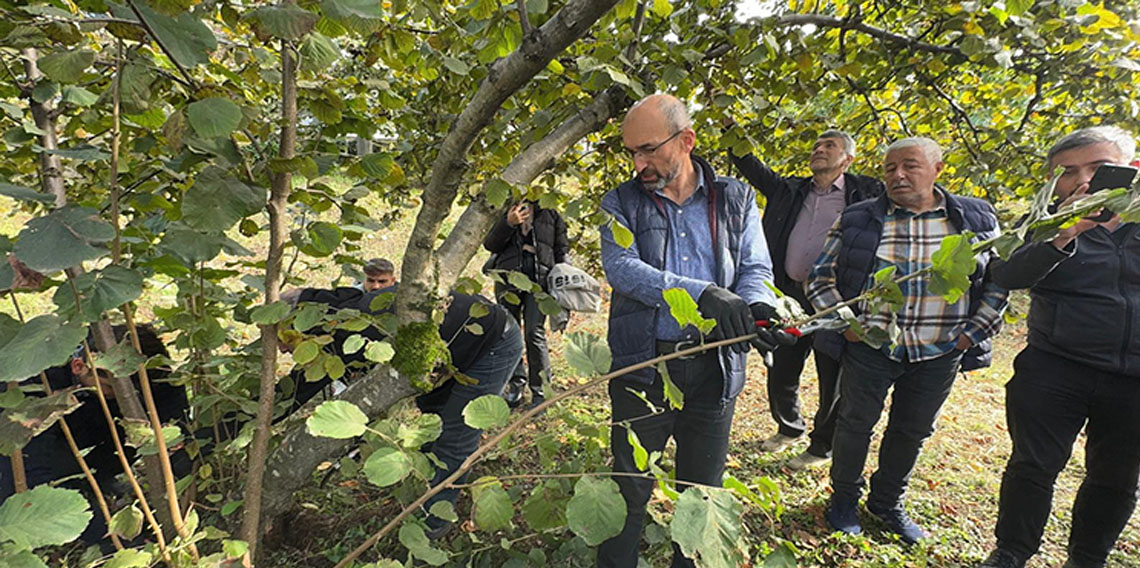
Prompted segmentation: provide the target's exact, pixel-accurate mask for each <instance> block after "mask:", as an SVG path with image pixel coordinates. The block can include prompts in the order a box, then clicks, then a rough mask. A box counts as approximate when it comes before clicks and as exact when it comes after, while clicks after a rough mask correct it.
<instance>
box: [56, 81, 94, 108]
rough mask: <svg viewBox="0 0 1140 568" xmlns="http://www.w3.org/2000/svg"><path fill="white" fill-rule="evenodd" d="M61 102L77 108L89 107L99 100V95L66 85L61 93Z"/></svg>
mask: <svg viewBox="0 0 1140 568" xmlns="http://www.w3.org/2000/svg"><path fill="white" fill-rule="evenodd" d="M61 94H62V97H63V98H62V102H65V103H69V104H73V105H75V106H77V107H89V106H91V105H93V104H95V102H96V101H98V100H99V95H96V94H95V93H92V92H91V91H88V90H87V89H84V88H83V87H76V86H74V85H67V86H65V87H64V88H63V90H62V91H61Z"/></svg>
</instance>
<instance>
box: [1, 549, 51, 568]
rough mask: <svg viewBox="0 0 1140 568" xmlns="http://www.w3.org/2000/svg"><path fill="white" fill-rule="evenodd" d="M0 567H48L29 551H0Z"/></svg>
mask: <svg viewBox="0 0 1140 568" xmlns="http://www.w3.org/2000/svg"><path fill="white" fill-rule="evenodd" d="M0 565H2V566H5V567H6V568H48V565H47V564H44V561H43V560H40V557H39V556H36V555H35V554H33V553H32V551H30V550H20V551H15V552H8V551H0Z"/></svg>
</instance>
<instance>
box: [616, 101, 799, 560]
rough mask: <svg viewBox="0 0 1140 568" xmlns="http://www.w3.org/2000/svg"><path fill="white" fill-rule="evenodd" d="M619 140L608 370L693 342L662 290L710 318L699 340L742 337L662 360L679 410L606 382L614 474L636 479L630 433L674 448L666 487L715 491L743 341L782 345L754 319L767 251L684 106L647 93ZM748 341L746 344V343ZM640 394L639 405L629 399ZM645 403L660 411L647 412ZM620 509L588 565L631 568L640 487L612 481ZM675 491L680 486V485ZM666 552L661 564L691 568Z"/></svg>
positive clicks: (754, 220) (646, 381)
mask: <svg viewBox="0 0 1140 568" xmlns="http://www.w3.org/2000/svg"><path fill="white" fill-rule="evenodd" d="M622 142H623V144H624V145H625V148H626V151H627V152H628V153H629V155H630V157H631V158H632V160H633V164H634V167H635V168H636V170H637V177H635V178H634V179H632V180H630V181H627V182H625V183H623V184H622V185H620V186H618V188H617V189H614V190H612V191H610V192H609V193H607V194H606V195H605V197H604V198H603V199H602V209H604V210H605V211H606V212H607V213H609V214H610V215H612V216H613V224H620V225H621V226H623V227H625V228H627V229H628V230H629V231H631V232H632V233H633V237H634V240H633V244H632V245H630V246H629V247H628V248H627V247H624V246H622V245H620V244H618V242H617V241H616V240H615V238H614V232H613V230H612V228H611V227H612V225H607V226H604V227H603V228H602V231H601V233H602V264H603V266H604V267H605V271H606V278H607V279H608V280H609V283H610V285H611V286H612V287H613V290H614V294H613V304H612V306H611V309H610V319H609V336H608V337H609V344H610V349H611V351H612V353H613V368H614V369H619V368H622V367H625V366H628V365H631V364H633V363H639V362H642V361H647V360H649V359H652V358H654V357H656V356H659V355H665V354H669V353H673V352H676V351H680V350H683V349H686V348H688V347H693V346H696V345H698V344H700V343H701V342H702V341H703V338H702V337H701V334H700V332H699V331H697V330H696V329H695V328H693V327H692V326H687V327H685V328H681V327H680V326H679V325H678V324H677V321H676V320H675V319H674V318H673V317H672V316H671V315H670V311H669V306H668V305H667V304H666V302H665V300H664V298H663V295H662V294H663V292H664V291H665V290H668V289H671V288H680V289H683V290H685V291H687V292H688V293H689V295H690V296H692V297H693V298H695V299H697V305H698V307H699V308H700V311H701V313H702V314H703V315H704V316H705V317H707V318H711V319H714V320H716V326H715V327H714V328H713V332H712V335H711V339H727V338H735V337H741V336H752V340H751V341H750V342H748V341H742V342H741V343H737V344H734V345H732V346H729V347H722V348H719V349H712V350H708V351H704V352H702V353H700V354H697V355H691V356H687V357H685V358H681V359H674V360H671V361H670V362H669V363H668V364H667V365H666V368H667V372H668V375H669V378H670V380H671V381H672V383H673V384H675V385H676V386H677V387H678V388H679V389H680V390H681V392H682V393H684V404H683V407H682V408H681V409H674V408H672V407H671V406H670V404H669V402H668V401H667V400H666V396H665V392H664V379H663V378H662V377H661V375H660V374H659V373H658V372H657V371H656V370H654V369H652V368H650V369H643V370H641V371H638V372H634V373H630V374H628V375H626V376H624V377H619V378H617V379H615V380H613V381H611V382H610V385H609V393H610V401H611V404H612V409H613V422H614V424H615V425H614V427H613V429H612V436H611V447H612V449H613V453H614V471H615V472H621V473H633V474H638V473H643V471H642V470H641V469H640V468H638V467H637V465H636V460H635V459H634V457H633V448H632V446H631V444H630V442H629V438H630V436H629V434H628V431H629V430H632V431H633V432H634V433H635V434H636V436H637V439H638V440H640V443H641V445H642V446H643V447H644V448H645V450H647V451H649V452H650V453H652V452H654V451H662V450H664V448H665V444H666V442H668V440H669V438H670V437H672V438H673V439H674V440H675V441H676V444H677V453H676V466H677V471H676V474H677V479H678V480H679V481H687V482H691V483H700V484H705V485H712V486H717V487H719V486H720V485H721V476H722V474H723V473H724V462H725V455H726V453H727V451H728V438H729V431H730V429H731V427H732V416H733V410H734V408H735V401H736V396H737V395H738V394H739V393H740V391H741V389H743V387H744V379H745V376H744V365H745V361H746V357H747V354H748V351H749V349H750V347H751V345H754V346H756V347H757V348H758V349H760V350H762V351H764V352H766V351H769V350H771V349H774V348H775V347H776V346H777V345H778V344H790V343H791V342H792V338H791V336H789V335H788V334H786V333H785V332H783V331H780V330H777V329H771V328H760V329H757V326H756V324H755V321H756V320H761V319H764V320H771V319H773V317H774V316H775V310H774V309H773V308H772V307H771V304H772V302H774V301H775V297H774V294H773V293H772V291H771V290H769V289H768V287H767V286H766V285H765V281H768V280H771V278H772V264H771V261H770V259H769V257H768V247H767V244H766V243H765V241H764V233H763V232H762V230H761V228H760V214H759V212H758V210H757V207H756V196H755V194H754V193H753V191H752V189H750V188H749V187H748V186H747V185H745V184H743V183H741V182H740V181H737V180H735V179H731V178H724V177H718V176H716V175H715V174H714V173H713V171H712V168H711V167H710V166H709V165H708V163H707V162H705V161H704V160H702V159H700V158H698V157H696V156H693V155H692V151H693V146H694V145H695V143H696V133H695V132H694V131H693V129H692V127H691V125H690V121H689V114H688V111H687V110H686V108H685V105H684V103H682V102H681V101H679V100H677V99H676V98H675V97H672V96H669V95H660V94H659V95H652V96H649V97H646V98H645V99H643V100H641V101H640V102H638V103H637V104H635V105H634V106H633V108H631V109H630V111H629V113H628V114H627V115H626V117H625V121H624V123H623V124H622ZM750 343H751V345H750ZM632 391H636V392H639V393H643V394H644V400H643V399H642V398H641V397H639V396H637V395H636V394H634V392H632ZM647 401H648V402H649V403H651V404H652V405H653V406H655V407H656V408H658V409H661V412H658V413H654V412H653V411H652V409H651V408H650V407H649V406H648V405H647V404H646V402H647ZM616 481H617V483H618V485H619V486H620V487H621V491H622V496H623V497H624V498H625V501H626V506H627V513H626V521H625V527H624V529H623V530H622V532H621V534H619V535H618V536H616V537H614V538H612V539H610V540H608V541H606V542H604V543H602V545H601V547H599V549H598V566H599V567H607V568H608V567H621V568H634V567H635V566H637V563H638V548H639V547H638V542H639V540H640V536H641V529H642V523H643V521H644V518H645V505H646V503H647V502H648V500H649V496H650V493H651V492H652V489H653V481H652V479H645V478H638V477H631V476H618V477H616ZM680 488H681V489H684V484H682V486H681V487H680ZM692 565H693V563H692V561H691V560H689V559H688V558H685V557H684V556H683V555H682V554H681V552H680V550H679V548H677V547H676V546H674V558H673V566H692Z"/></svg>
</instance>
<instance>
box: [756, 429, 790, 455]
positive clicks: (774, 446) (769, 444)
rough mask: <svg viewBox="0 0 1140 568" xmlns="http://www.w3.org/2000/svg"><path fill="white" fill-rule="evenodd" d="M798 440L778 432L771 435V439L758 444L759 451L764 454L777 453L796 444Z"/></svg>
mask: <svg viewBox="0 0 1140 568" xmlns="http://www.w3.org/2000/svg"><path fill="white" fill-rule="evenodd" d="M798 439H799V438H793V437H791V436H785V435H783V434H781V433H779V432H776V433H775V434H772V437H770V438H768V439H767V440H764V441H763V442H760V449H761V450H764V451H765V452H779V451H781V450H783V449H785V448H787V447H788V446H790V445H792V444H794V443H796V440H798Z"/></svg>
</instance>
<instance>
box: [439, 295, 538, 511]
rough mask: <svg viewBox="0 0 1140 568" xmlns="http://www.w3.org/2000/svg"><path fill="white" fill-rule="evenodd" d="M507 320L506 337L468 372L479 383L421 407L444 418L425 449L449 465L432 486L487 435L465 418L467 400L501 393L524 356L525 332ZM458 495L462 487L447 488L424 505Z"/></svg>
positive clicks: (451, 471) (504, 330)
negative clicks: (473, 426) (436, 435)
mask: <svg viewBox="0 0 1140 568" xmlns="http://www.w3.org/2000/svg"><path fill="white" fill-rule="evenodd" d="M506 320H507V323H506V327H505V328H504V329H503V335H502V337H500V338H499V340H498V341H496V342H495V343H494V344H493V345H492V346H491V349H490V350H488V351H487V352H486V353H484V354H483V356H482V357H480V358H479V359H477V360H476V361H475V364H474V365H472V366H471V368H470V369H467V372H466V373H465V374H466V375H467V376H469V377H471V378H472V379H475V380H476V381H478V382H477V383H476V384H473V385H465V384H458V383H457V384H456V385H455V386H454V387H452V389H451V395H450V396H448V397H447V398H446V399H445V400H444V401H443V403H442V405H440V406H438V407H435V408H430V407H427V408H425V407H421V409H422V410H423V411H424V412H434V413H436V414H439V417H440V418H441V419H442V420H443V433H441V434H440V435H439V438H437V439H436V440H435V441H434V442H432V443H430V444H428V445H426V446H424V448H423V450H424V451H425V452H426V451H430V452H432V453H433V454H435V457H437V458H439V460H440V461H442V462H443V463H444V464H445V465H447V469H440V470H436V472H435V477H433V478H432V480H431V484H432V486H435V485H436V484H438V483H440V482H442V481H443V480H444V479H447V478H448V477H450V476H451V474H453V473H455V470H457V469H459V465H460V464H462V463H463V460H465V459H467V457H468V456H470V455H471V453H472V452H474V451H475V449H476V448H478V447H479V438H480V436H482V435H483V431H482V430H476V429H475V428H472V427H470V426H468V425H467V423H466V422H465V421H464V420H463V409H464V408H465V407H466V406H467V403H469V402H471V401H473V400H475V399H477V398H479V397H481V396H483V395H487V394H499V393H500V392H501V391H502V390H503V385H504V384H506V382H507V379H508V378H509V377H510V376H511V372H512V371H514V369H515V367H516V366H517V365H518V362H519V358H520V357H522V349H523V345H522V332H521V331H520V330H519V325H518V323H516V322H515V321H514V320H513V319H511V318H506ZM458 496H459V490H458V489H444V490H443V491H440V492H439V493H438V494H436V495H434V496H433V497H432V498H431V499H429V500H428V502H427V503H426V504H424V508H425V509H430V508H431V506H432V505H433V504H434V503H436V502H437V501H441V500H447V501H451V502H452V503H454V502H455V499H456V498H457V497H458Z"/></svg>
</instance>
